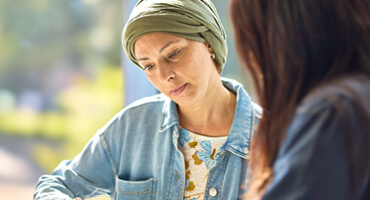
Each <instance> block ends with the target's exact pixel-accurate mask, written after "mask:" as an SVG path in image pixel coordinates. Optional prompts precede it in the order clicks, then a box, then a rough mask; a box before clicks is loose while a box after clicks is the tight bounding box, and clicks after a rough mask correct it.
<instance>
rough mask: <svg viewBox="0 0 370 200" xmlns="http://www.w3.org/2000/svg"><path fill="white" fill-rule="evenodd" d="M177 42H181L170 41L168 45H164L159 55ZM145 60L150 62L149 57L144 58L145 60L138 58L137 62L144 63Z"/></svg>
mask: <svg viewBox="0 0 370 200" xmlns="http://www.w3.org/2000/svg"><path fill="white" fill-rule="evenodd" d="M176 42H179V40H175V41H169V42H168V43H167V44H166V45H164V46H163V47H162V48H161V49H160V50H159V51H158V52H159V53H162V52H163V51H164V50H165V49H166V48H167V47H169V46H170V45H171V44H173V43H176ZM144 60H149V58H148V57H144V58H138V59H137V61H144Z"/></svg>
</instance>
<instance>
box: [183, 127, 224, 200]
mask: <svg viewBox="0 0 370 200" xmlns="http://www.w3.org/2000/svg"><path fill="white" fill-rule="evenodd" d="M226 139H227V136H225V137H207V136H202V135H198V134H195V133H192V132H190V131H187V130H185V129H183V128H181V129H180V138H179V143H180V147H181V151H182V153H183V154H184V158H185V170H186V171H185V178H186V187H185V191H184V200H201V199H204V192H205V189H206V183H207V178H208V173H209V170H210V169H211V168H212V167H213V166H214V165H215V164H216V161H215V154H216V152H217V150H218V149H219V148H221V146H222V145H223V144H224V143H225V141H226Z"/></svg>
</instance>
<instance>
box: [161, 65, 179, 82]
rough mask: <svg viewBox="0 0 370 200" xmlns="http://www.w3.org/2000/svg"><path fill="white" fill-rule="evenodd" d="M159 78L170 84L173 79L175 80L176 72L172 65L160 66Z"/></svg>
mask: <svg viewBox="0 0 370 200" xmlns="http://www.w3.org/2000/svg"><path fill="white" fill-rule="evenodd" d="M158 67H159V78H160V79H161V80H162V81H163V82H169V81H170V80H171V79H174V78H175V75H176V73H175V71H174V70H173V69H172V66H171V65H170V64H166V63H161V64H160V65H159V66H158Z"/></svg>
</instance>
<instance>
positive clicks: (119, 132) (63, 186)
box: [34, 78, 260, 200]
mask: <svg viewBox="0 0 370 200" xmlns="http://www.w3.org/2000/svg"><path fill="white" fill-rule="evenodd" d="M222 81H223V84H224V86H225V87H226V88H228V89H229V90H230V91H232V92H234V93H235V94H236V96H237V103H236V110H235V116H234V120H233V123H232V127H231V130H230V133H229V135H228V138H227V140H226V142H225V144H224V145H223V146H222V147H221V148H220V149H219V150H218V151H217V152H216V154H215V161H216V164H215V165H214V166H213V167H212V168H211V169H210V172H209V174H208V180H207V185H206V190H205V199H209V200H211V199H212V200H213V199H218V200H227V199H240V198H242V195H243V193H244V192H245V189H246V184H245V181H246V180H247V171H248V159H249V146H250V142H251V138H252V135H253V134H252V133H253V129H254V128H255V124H256V123H257V121H258V118H259V116H260V115H259V113H260V107H259V106H257V105H256V104H254V103H252V102H251V99H250V97H249V96H248V94H247V93H246V91H245V90H244V89H243V86H242V85H241V84H240V83H238V82H236V81H233V80H230V79H225V78H223V79H222ZM178 137H179V118H178V113H177V109H176V103H175V102H173V101H171V100H170V99H169V98H168V97H166V96H164V95H163V94H159V95H156V96H152V97H147V98H143V99H141V100H138V101H136V102H134V103H133V104H131V105H129V106H127V107H126V108H125V109H123V110H122V111H121V112H119V113H118V114H117V115H116V116H115V117H114V118H112V119H111V120H110V121H109V122H108V123H107V124H106V125H105V126H104V127H103V128H102V129H100V130H99V131H98V132H97V134H96V135H95V136H94V137H93V138H92V139H91V140H90V141H89V143H88V144H87V145H86V146H85V148H84V149H83V151H82V152H81V153H80V154H79V155H77V156H76V157H75V158H74V159H73V160H71V161H63V162H62V163H61V164H60V165H59V166H58V167H57V168H56V169H55V170H54V172H53V173H52V174H51V175H44V176H42V177H40V179H39V183H38V185H37V188H36V191H35V194H34V199H37V200H42V199H48V200H50V199H68V198H77V197H80V198H90V197H94V196H98V195H103V194H108V195H110V197H111V198H112V199H117V200H119V199H125V200H130V199H157V200H164V199H169V200H176V199H178V200H182V199H183V193H184V190H185V163H184V157H183V154H182V153H181V151H180V150H179V144H178ZM210 191H212V192H210Z"/></svg>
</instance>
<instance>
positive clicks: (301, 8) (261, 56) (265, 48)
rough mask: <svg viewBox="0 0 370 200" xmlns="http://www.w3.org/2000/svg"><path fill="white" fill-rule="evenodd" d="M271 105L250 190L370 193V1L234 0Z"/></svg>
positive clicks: (311, 195) (263, 98) (299, 194)
mask: <svg viewBox="0 0 370 200" xmlns="http://www.w3.org/2000/svg"><path fill="white" fill-rule="evenodd" d="M230 9H231V10H230V11H231V17H232V21H233V24H234V30H235V37H236V45H237V49H238V53H239V55H240V57H241V60H242V61H243V62H244V64H245V65H246V67H247V68H248V69H249V71H251V73H252V75H253V77H254V82H255V86H256V91H257V95H258V96H259V103H260V105H261V106H262V107H263V109H264V112H263V115H262V120H261V121H260V124H259V127H258V131H257V133H256V136H255V138H254V140H253V141H252V149H251V173H250V174H251V180H250V182H249V187H250V188H249V192H248V195H247V198H246V199H265V200H267V199H274V200H278V199H283V200H287V199H289V200H290V199H300V200H302V199H310V200H311V199H315V200H317V199H325V200H330V199H335V200H338V199H352V200H353V199H370V120H369V119H370V117H369V116H370V37H369V36H370V17H369V14H370V9H369V2H366V1H364V0H340V1H338V0H326V1H322V0H310V1H308V0H300V1H297V0H270V1H265V0H232V1H231V3H230Z"/></svg>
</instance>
